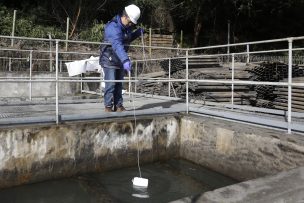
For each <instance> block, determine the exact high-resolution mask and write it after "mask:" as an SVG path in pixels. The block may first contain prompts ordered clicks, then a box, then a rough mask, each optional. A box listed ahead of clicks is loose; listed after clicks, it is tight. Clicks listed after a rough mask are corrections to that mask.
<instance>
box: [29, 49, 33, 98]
mask: <svg viewBox="0 0 304 203" xmlns="http://www.w3.org/2000/svg"><path fill="white" fill-rule="evenodd" d="M32 71H33V50H31V51H30V84H29V97H30V98H29V99H30V101H32Z"/></svg>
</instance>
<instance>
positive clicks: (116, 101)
mask: <svg viewBox="0 0 304 203" xmlns="http://www.w3.org/2000/svg"><path fill="white" fill-rule="evenodd" d="M103 71H104V79H105V80H123V78H124V69H123V68H120V69H116V68H103ZM104 104H105V107H112V106H113V105H114V106H117V107H120V106H122V105H123V98H122V82H105V91H104Z"/></svg>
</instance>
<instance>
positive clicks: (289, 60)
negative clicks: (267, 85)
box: [287, 38, 293, 134]
mask: <svg viewBox="0 0 304 203" xmlns="http://www.w3.org/2000/svg"><path fill="white" fill-rule="evenodd" d="M292 41H293V40H292V38H290V39H289V40H288V117H287V122H288V134H290V133H291V105H292V104H291V99H292V98H291V93H292V92H291V87H292V86H291V84H292Z"/></svg>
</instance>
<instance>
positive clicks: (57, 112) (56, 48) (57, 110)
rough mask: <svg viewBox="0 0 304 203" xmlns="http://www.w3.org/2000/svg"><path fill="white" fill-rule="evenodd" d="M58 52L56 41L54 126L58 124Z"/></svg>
mask: <svg viewBox="0 0 304 203" xmlns="http://www.w3.org/2000/svg"><path fill="white" fill-rule="evenodd" d="M58 52H59V40H58V39H56V124H57V125H58V124H59V101H58V98H59V92H58V90H59V87H58V85H59V84H58V58H59V57H58V55H59V54H58Z"/></svg>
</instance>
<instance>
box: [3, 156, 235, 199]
mask: <svg viewBox="0 0 304 203" xmlns="http://www.w3.org/2000/svg"><path fill="white" fill-rule="evenodd" d="M141 172H142V177H143V178H147V179H149V185H148V188H141V187H134V186H133V184H132V179H133V178H134V177H139V171H138V168H137V167H132V168H124V169H119V170H114V171H109V172H105V173H98V174H85V175H82V176H78V177H75V178H69V179H61V180H52V181H46V182H41V183H36V184H30V185H24V186H19V187H14V188H9V189H4V190H0V202H5V203H10V202H12V203H19V202H20V203H21V202H22V203H36V202H37V203H53V202H56V203H60V202H62V203H70V202H71V203H86V202H89V203H93V202H132V203H133V202H168V201H173V200H177V199H180V198H183V197H187V196H193V195H196V194H199V193H202V192H206V191H210V190H214V189H217V188H220V187H224V186H227V185H231V184H234V183H236V181H235V180H233V179H231V178H228V177H226V176H223V175H221V174H218V173H215V172H213V171H210V170H208V169H206V168H203V167H201V166H198V165H195V164H192V163H190V162H188V161H185V160H176V159H173V160H169V161H167V162H164V163H161V162H158V163H153V164H148V165H144V166H141Z"/></svg>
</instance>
